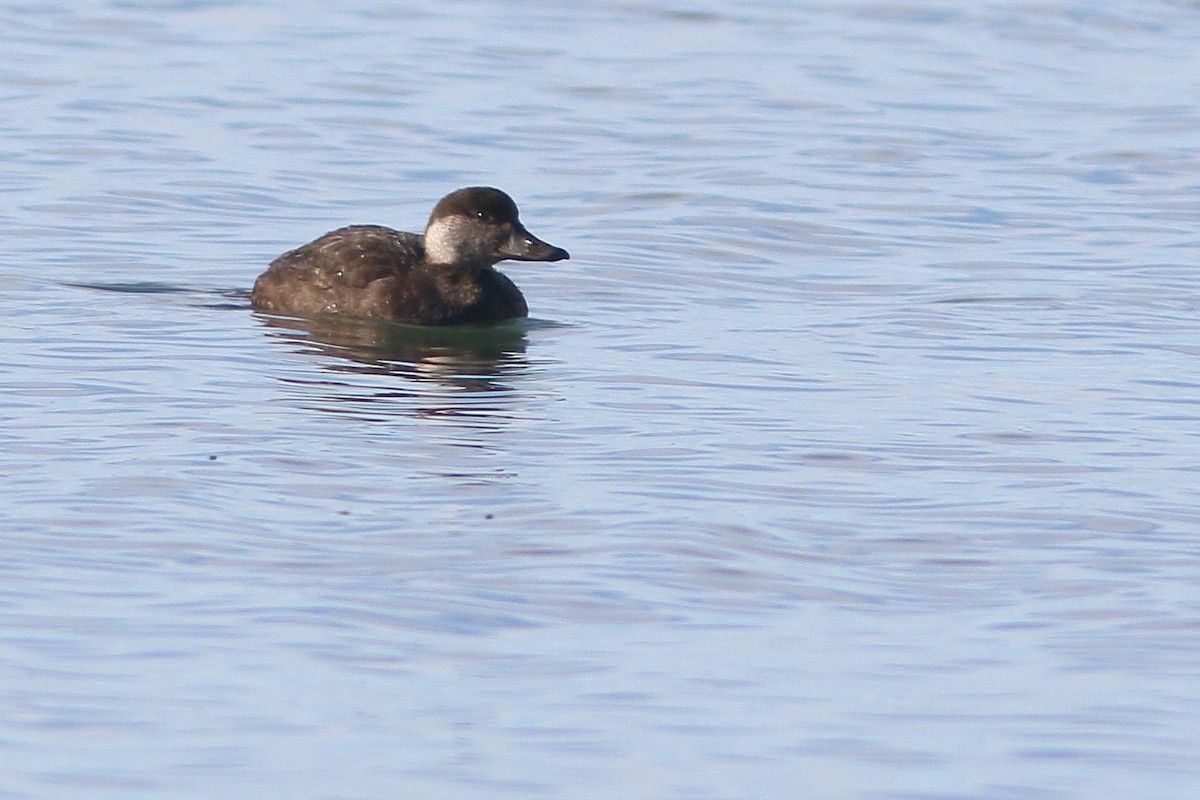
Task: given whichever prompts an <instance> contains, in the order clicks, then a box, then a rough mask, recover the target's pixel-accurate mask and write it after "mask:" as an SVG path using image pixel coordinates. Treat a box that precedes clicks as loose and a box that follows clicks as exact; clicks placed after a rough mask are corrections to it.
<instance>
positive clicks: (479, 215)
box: [475, 211, 487, 219]
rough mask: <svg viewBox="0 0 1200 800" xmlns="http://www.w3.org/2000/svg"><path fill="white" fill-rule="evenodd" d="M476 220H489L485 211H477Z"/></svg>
mask: <svg viewBox="0 0 1200 800" xmlns="http://www.w3.org/2000/svg"><path fill="white" fill-rule="evenodd" d="M475 219H487V214H486V213H485V212H483V211H476V212H475Z"/></svg>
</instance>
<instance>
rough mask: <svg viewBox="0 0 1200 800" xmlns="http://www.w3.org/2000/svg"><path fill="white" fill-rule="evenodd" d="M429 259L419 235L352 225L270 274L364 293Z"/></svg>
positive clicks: (295, 253)
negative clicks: (372, 284) (380, 282)
mask: <svg viewBox="0 0 1200 800" xmlns="http://www.w3.org/2000/svg"><path fill="white" fill-rule="evenodd" d="M424 255H425V248H424V245H423V244H422V238H421V237H420V236H418V235H417V234H415V233H404V232H402V231H396V230H392V229H391V228H385V227H383V226H382V225H351V226H349V227H346V228H339V229H338V230H336V231H330V232H329V233H327V234H325V235H324V236H322V237H320V238H318V239H315V240H313V241H311V242H309V243H308V244H306V245H304V246H302V247H298V248H296V249H295V250H289V251H288V252H286V253H284V254H283V255H281V256H280V257H279V258H277V259H275V260H274V261H272V262H271V266H270V268H269V269H268V271H269V272H281V273H290V278H291V279H293V280H296V281H302V282H311V283H313V284H314V285H316V286H320V287H322V288H334V287H337V286H345V287H349V288H355V289H361V288H364V287H366V286H368V285H369V284H371V283H373V282H374V281H377V280H379V279H380V278H388V277H392V276H395V275H402V274H404V273H406V272H408V270H409V269H411V268H412V266H413V265H414V264H416V263H418V262H420V261H421V259H422V258H424Z"/></svg>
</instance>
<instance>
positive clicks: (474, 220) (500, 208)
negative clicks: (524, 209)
mask: <svg viewBox="0 0 1200 800" xmlns="http://www.w3.org/2000/svg"><path fill="white" fill-rule="evenodd" d="M425 257H426V259H427V260H428V261H430V262H432V263H434V264H462V265H472V266H491V265H492V264H495V263H496V262H497V261H503V260H504V259H506V258H511V259H516V260H517V261H562V260H563V259H565V258H570V257H571V256H570V254H568V253H567V251H566V250H563V249H562V248H561V247H555V246H554V245H552V244H547V243H546V242H543V241H542V240H541V239H539V238H537V237H536V236H534V235H533V234H532V233H530V232H529V231H527V230H525V226H524V225H522V224H521V220H520V218H519V217H518V213H517V204H516V203H514V202H513V200H512V198H511V197H509V196H508V195H507V194H505V193H504V192H502V191H500V190H499V189H493V188H491V187H490V186H470V187H467V188H466V189H459V190H458V191H455V192H451V193H450V194H448V195H446V196H445V197H443V198H442V199H441V200H439V201H438V204H437V205H436V206H434V209H433V213H432V214H430V215H429V224H428V225H426V226H425Z"/></svg>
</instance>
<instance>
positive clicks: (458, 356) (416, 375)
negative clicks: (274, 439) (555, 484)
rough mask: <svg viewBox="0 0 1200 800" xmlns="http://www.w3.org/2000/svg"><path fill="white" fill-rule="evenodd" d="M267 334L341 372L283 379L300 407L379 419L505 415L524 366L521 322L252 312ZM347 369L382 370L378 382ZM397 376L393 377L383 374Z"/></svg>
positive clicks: (471, 421) (489, 420)
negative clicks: (409, 321)
mask: <svg viewBox="0 0 1200 800" xmlns="http://www.w3.org/2000/svg"><path fill="white" fill-rule="evenodd" d="M258 319H259V320H260V321H261V323H262V324H263V325H264V326H266V327H267V328H268V329H270V335H271V336H272V337H273V338H274V339H276V340H277V341H281V342H285V343H287V344H289V345H291V346H293V348H294V349H295V350H296V351H297V352H302V353H307V354H314V353H315V354H319V355H321V356H331V357H332V358H324V359H320V360H321V361H322V362H323V363H321V364H320V367H321V369H322V370H323V371H324V372H325V373H326V374H327V375H328V373H335V374H338V375H342V376H344V377H343V378H341V379H339V378H335V377H333V376H331V375H330V376H328V377H326V378H314V377H308V378H300V379H297V378H294V377H293V378H289V379H286V382H287V383H288V384H289V385H290V386H292V387H293V388H294V389H298V390H299V391H300V392H301V393H302V394H303V396H304V400H305V403H304V405H305V406H306V407H308V408H311V409H313V410H318V411H323V412H326V413H332V414H340V415H348V416H353V417H355V418H357V419H362V420H366V421H375V422H384V421H389V420H393V419H395V418H397V417H398V416H403V417H409V418H424V419H429V418H440V419H452V420H454V421H455V423H456V424H457V425H459V426H465V427H466V428H470V429H472V430H479V429H495V428H496V427H497V426H498V425H499V424H500V423H501V421H503V420H506V419H508V418H509V417H510V412H509V411H508V410H507V408H508V404H509V400H510V399H511V396H512V395H513V394H514V391H515V390H514V389H513V387H512V385H511V380H512V379H514V378H517V377H518V376H520V375H521V374H522V373H524V372H525V371H527V369H528V364H527V362H526V361H525V347H526V330H527V323H526V322H525V321H523V320H522V321H514V322H511V323H506V324H503V325H493V326H486V327H454V328H425V327H418V326H413V325H402V324H398V323H392V322H386V321H383V320H365V319H345V318H341V317H313V318H296V317H272V316H266V315H258ZM351 375H360V376H372V377H378V376H385V377H388V378H389V380H388V381H387V382H386V386H383V387H381V386H379V385H378V384H377V383H375V382H374V381H372V382H370V384H369V385H363V383H362V382H361V381H359V380H353V379H351V377H350V376H351ZM392 378H399V379H400V380H391V379H392Z"/></svg>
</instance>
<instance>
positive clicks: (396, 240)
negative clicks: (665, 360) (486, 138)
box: [251, 187, 570, 325]
mask: <svg viewBox="0 0 1200 800" xmlns="http://www.w3.org/2000/svg"><path fill="white" fill-rule="evenodd" d="M569 257H570V256H569V255H568V254H567V251H565V250H563V249H561V248H558V247H554V246H553V245H549V244H546V243H545V242H543V241H541V240H540V239H538V238H536V237H535V236H533V235H532V234H530V233H529V232H528V231H527V230H525V228H524V226H523V225H521V222H520V220H519V219H518V215H517V206H516V204H515V203H513V201H512V199H511V198H510V197H509V196H508V195H506V194H505V193H504V192H502V191H500V190H499V189H492V188H488V187H471V188H467V189H459V190H458V191H456V192H452V193H451V194H449V195H447V196H446V197H444V198H442V200H441V201H440V202H439V203H438V204H437V206H436V207H435V208H434V210H433V214H432V215H430V217H429V224H428V225H427V226H426V228H425V233H424V234H423V235H420V234H415V233H404V232H402V231H395V230H392V229H391V228H385V227H382V226H379V225H352V226H350V227H348V228H339V229H338V230H335V231H331V232H330V233H327V234H325V235H324V236H322V237H320V238H319V239H316V240H315V241H312V242H309V243H308V244H306V245H304V246H303V247H299V248H297V249H295V250H291V251H289V252H287V253H284V254H283V255H281V256H280V257H279V258H277V259H275V260H274V261H272V262H271V265H270V266H269V267H268V268H267V271H266V272H264V273H263V274H262V275H260V276H259V278H258V280H257V281H255V283H254V291H253V293H252V294H251V302H252V304H253V306H254V308H256V309H258V310H260V311H268V312H271V313H276V314H294V315H301V316H312V315H315V314H346V315H350V316H355V317H376V318H380V319H388V320H394V321H396V322H407V323H411V324H414V325H461V324H469V323H489V322H499V321H502V320H506V319H512V318H515V317H524V316H526V315H527V314H528V313H529V309H528V307H527V306H526V304H525V298H524V297H523V296H522V295H521V292H520V290H519V289H517V287H516V284H514V283H513V282H512V281H511V280H509V279H508V278H507V277H505V276H504V275H502V274H501V273H499V272H497V271H496V270H495V268H494V267H493V265H494V264H495V263H496V262H498V261H502V260H503V259H506V258H512V259H517V260H521V261H560V260H562V259H565V258H569Z"/></svg>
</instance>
